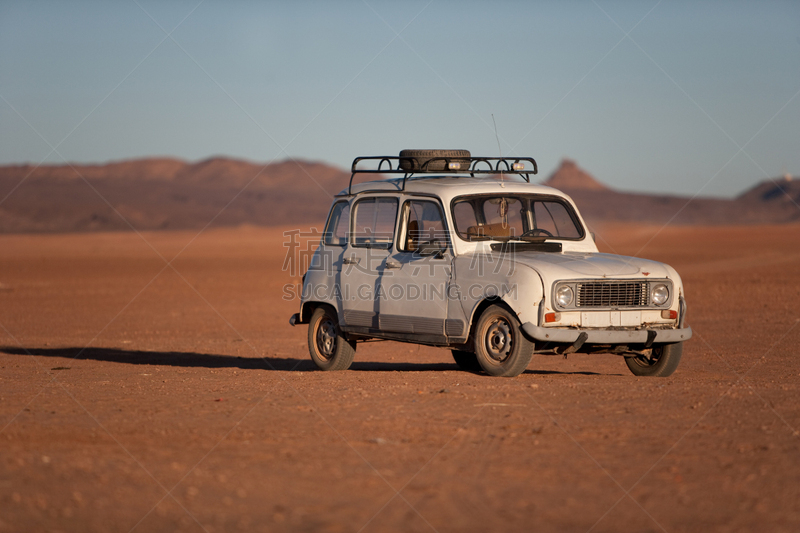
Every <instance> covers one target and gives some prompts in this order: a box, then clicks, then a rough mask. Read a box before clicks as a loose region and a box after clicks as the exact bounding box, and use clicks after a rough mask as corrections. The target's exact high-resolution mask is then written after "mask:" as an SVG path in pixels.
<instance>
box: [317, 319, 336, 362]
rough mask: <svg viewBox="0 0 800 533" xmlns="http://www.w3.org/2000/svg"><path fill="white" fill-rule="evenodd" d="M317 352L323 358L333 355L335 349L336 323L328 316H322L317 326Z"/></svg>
mask: <svg viewBox="0 0 800 533" xmlns="http://www.w3.org/2000/svg"><path fill="white" fill-rule="evenodd" d="M316 337H317V352H318V353H319V354H320V356H322V357H323V358H325V359H330V358H331V357H333V352H334V351H335V350H336V324H334V323H333V320H332V319H331V318H330V317H329V316H327V315H326V316H325V317H323V319H322V320H320V321H319V325H318V326H317V335H316Z"/></svg>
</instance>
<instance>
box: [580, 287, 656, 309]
mask: <svg viewBox="0 0 800 533" xmlns="http://www.w3.org/2000/svg"><path fill="white" fill-rule="evenodd" d="M648 287H649V286H648V284H647V282H642V281H598V282H590V283H578V287H577V289H578V291H577V293H578V294H577V298H576V300H575V305H576V306H577V307H639V306H646V305H648V303H649V302H650V295H649V293H648V291H649V288H648Z"/></svg>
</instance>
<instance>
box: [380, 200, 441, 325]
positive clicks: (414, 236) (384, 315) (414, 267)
mask: <svg viewBox="0 0 800 533" xmlns="http://www.w3.org/2000/svg"><path fill="white" fill-rule="evenodd" d="M396 244H397V245H396V247H395V249H393V250H392V253H390V254H389V256H388V257H387V259H386V262H385V268H384V271H383V275H382V279H381V283H380V288H381V292H380V295H379V296H380V298H379V308H378V309H379V320H380V329H381V331H385V332H396V333H411V334H414V335H434V336H437V337H444V336H445V335H446V319H447V291H448V283H449V282H450V274H451V271H452V267H451V263H452V254H451V251H450V246H449V240H448V237H447V230H446V228H445V225H444V221H443V216H442V210H441V207H440V205H439V203H438V202H436V201H433V200H428V199H406V200H404V202H403V205H402V208H401V212H400V225H399V229H398V239H397V243H396Z"/></svg>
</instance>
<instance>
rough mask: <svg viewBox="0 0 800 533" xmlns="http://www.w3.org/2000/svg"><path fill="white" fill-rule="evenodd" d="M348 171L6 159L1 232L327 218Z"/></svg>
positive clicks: (303, 164) (227, 163)
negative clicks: (19, 162) (39, 162)
mask: <svg viewBox="0 0 800 533" xmlns="http://www.w3.org/2000/svg"><path fill="white" fill-rule="evenodd" d="M34 169H35V170H34ZM349 177H350V175H349V174H348V173H346V172H344V171H342V170H340V169H338V168H335V167H332V166H330V165H326V164H324V163H318V162H310V161H292V160H286V161H281V162H277V163H271V164H268V165H266V164H258V163H251V162H248V161H242V160H237V159H229V158H222V157H217V158H211V159H206V160H203V161H199V162H196V163H187V162H185V161H180V160H177V159H169V158H159V159H138V160H132V161H122V162H114V163H108V164H105V165H73V166H70V165H57V166H49V165H48V166H45V165H43V166H40V167H38V168H36V167H34V166H32V165H19V166H6V167H0V201H2V199H3V198H5V197H6V196H7V195H8V198H7V199H6V200H5V201H4V202H2V203H0V232H2V233H15V232H22V233H27V232H71V231H105V230H125V229H129V228H130V226H129V225H128V223H130V224H131V225H133V226H134V227H135V228H136V229H137V230H154V229H199V228H203V227H205V226H206V224H209V223H211V222H212V221H213V225H217V226H236V225H240V224H254V225H261V226H276V225H280V226H282V225H291V224H307V223H309V222H318V221H319V220H321V219H324V217H325V215H326V214H327V212H328V208H329V207H330V203H331V199H332V198H333V196H334V195H335V194H336V193H338V192H339V191H341V190H342V189H343V188H344V187H345V186H346V185H347V181H348V179H349ZM84 178H85V179H84ZM9 193H10V194H9ZM109 204H110V205H109ZM112 207H113V208H112ZM115 210H116V212H115ZM120 215H121V216H120ZM126 221H127V222H126Z"/></svg>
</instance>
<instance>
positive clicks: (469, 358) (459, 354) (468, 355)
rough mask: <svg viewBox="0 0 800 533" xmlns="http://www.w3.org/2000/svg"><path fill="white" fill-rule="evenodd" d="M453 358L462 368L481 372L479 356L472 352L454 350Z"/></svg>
mask: <svg viewBox="0 0 800 533" xmlns="http://www.w3.org/2000/svg"><path fill="white" fill-rule="evenodd" d="M453 359H454V360H455V362H456V364H457V365H458V368H460V369H461V370H466V371H467V372H479V371H480V370H481V365H480V363H478V358H477V357H476V356H475V354H474V353H472V352H467V351H464V350H453Z"/></svg>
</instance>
